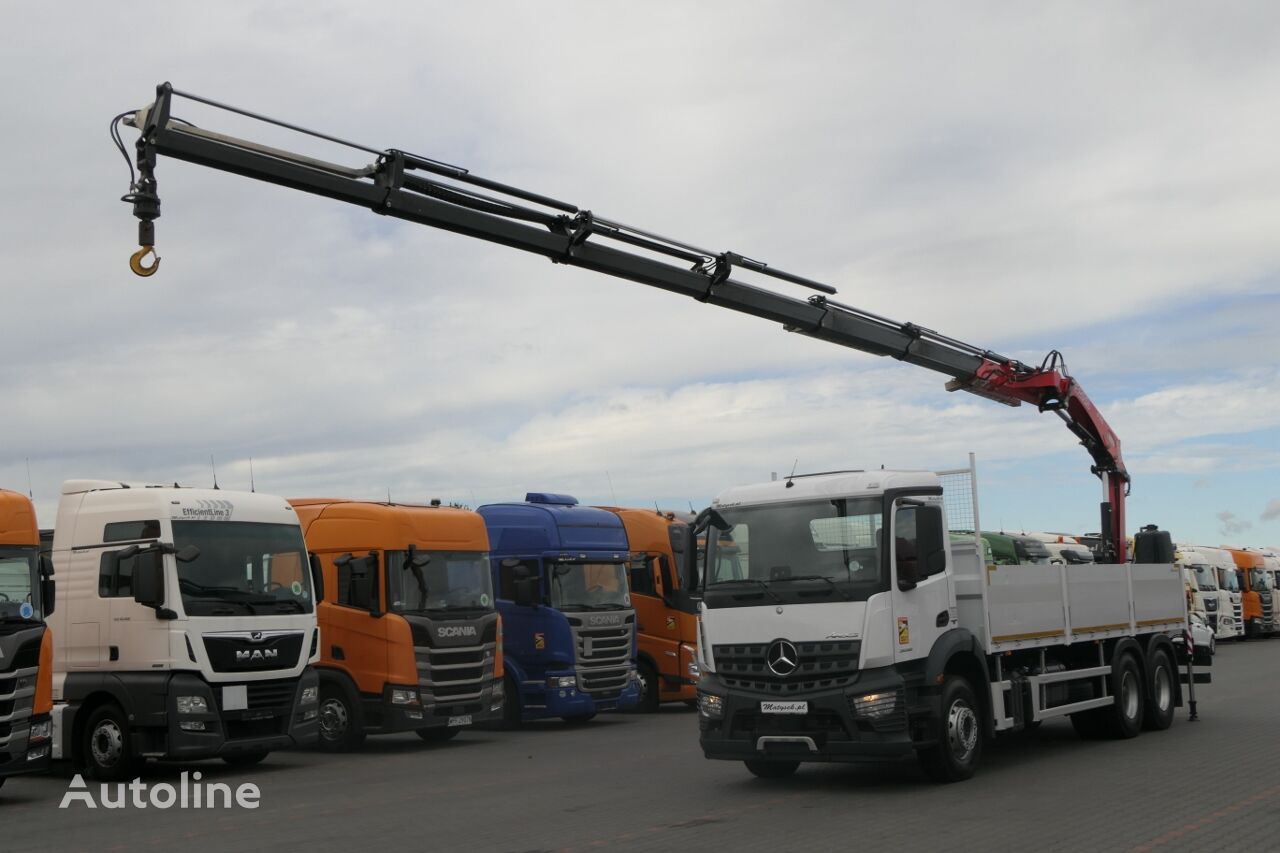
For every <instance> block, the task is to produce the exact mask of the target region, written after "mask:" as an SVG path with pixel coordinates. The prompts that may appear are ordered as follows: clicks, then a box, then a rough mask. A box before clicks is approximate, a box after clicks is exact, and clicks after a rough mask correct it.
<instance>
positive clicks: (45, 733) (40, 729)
mask: <svg viewBox="0 0 1280 853" xmlns="http://www.w3.org/2000/svg"><path fill="white" fill-rule="evenodd" d="M52 735H53V722H52V721H51V720H41V721H40V722H38V723H32V724H31V733H30V735H29V737H30V743H32V744H34V743H35V742H36V741H41V740H48V739H49V738H50V737H51V736H52Z"/></svg>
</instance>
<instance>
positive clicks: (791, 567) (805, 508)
mask: <svg viewBox="0 0 1280 853" xmlns="http://www.w3.org/2000/svg"><path fill="white" fill-rule="evenodd" d="M718 512H719V515H720V517H721V518H722V519H723V520H724V522H725V523H727V524H728V525H729V528H728V529H727V530H724V531H721V532H720V535H719V536H713V537H711V546H712V547H711V548H710V549H709V550H710V552H711V560H710V562H711V566H710V570H709V573H708V576H707V594H708V595H709V596H711V599H712V600H708V601H707V604H708V606H709V607H715V606H732V604H731V603H730V601H729V600H726V599H725V598H724V597H723V596H716V595H713V594H712V593H713V591H717V592H724V593H726V594H729V595H730V596H731V598H733V599H742V598H744V597H765V595H766V594H767V596H768V597H770V598H771V599H774V600H779V601H781V600H783V599H789V600H791V601H802V600H812V599H813V598H814V597H815V596H818V595H822V596H830V595H832V594H834V593H836V592H837V591H838V592H839V595H840V597H841V598H844V599H847V600H859V601H862V600H866V599H867V598H869V597H870V596H871V595H873V594H875V593H877V592H882V591H884V590H887V589H888V588H889V585H888V577H887V572H886V570H885V568H884V567H882V565H881V563H882V560H881V555H880V547H879V544H880V528H881V525H882V523H883V519H884V513H883V509H882V505H881V502H880V500H879V499H878V498H860V499H855V500H844V499H837V500H829V501H806V502H803V503H788V504H772V505H767V506H755V507H731V508H726V509H723V510H719V511H718ZM712 529H713V530H714V529H715V528H712ZM804 581H810V582H813V581H816V582H818V583H820V584H823V586H824V587H825V589H823V590H815V589H814V588H813V584H812V583H809V584H805V583H803V582H804ZM753 586H754V587H756V590H754V591H753V590H752V589H751V587H753ZM717 588H719V590H717ZM748 603H749V602H748Z"/></svg>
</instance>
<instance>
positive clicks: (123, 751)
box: [82, 705, 142, 782]
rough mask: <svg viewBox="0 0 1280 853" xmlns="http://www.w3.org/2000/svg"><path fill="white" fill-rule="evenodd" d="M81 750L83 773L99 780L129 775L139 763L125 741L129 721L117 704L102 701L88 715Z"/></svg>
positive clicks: (116, 778)
mask: <svg viewBox="0 0 1280 853" xmlns="http://www.w3.org/2000/svg"><path fill="white" fill-rule="evenodd" d="M82 750H83V752H82V754H83V758H84V770H85V774H86V775H88V776H90V777H92V778H94V779H98V780H101V781H103V782H122V781H124V780H125V779H131V778H133V776H134V775H136V771H137V769H138V767H139V765H141V763H142V762H141V760H140V759H139V758H138V757H137V756H136V755H134V753H133V747H132V746H131V745H130V743H129V723H128V721H127V720H126V719H125V716H124V711H122V710H121V709H120V706H119V705H102V706H101V707H99V708H97V709H95V710H94V712H93V713H92V714H90V715H89V719H88V721H87V722H86V723H85V727H84V743H83V744H82Z"/></svg>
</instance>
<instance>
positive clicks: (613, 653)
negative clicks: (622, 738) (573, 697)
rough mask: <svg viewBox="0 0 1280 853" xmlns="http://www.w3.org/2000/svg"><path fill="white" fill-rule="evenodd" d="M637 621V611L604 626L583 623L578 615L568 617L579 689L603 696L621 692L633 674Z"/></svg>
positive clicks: (606, 697) (608, 697) (610, 697)
mask: <svg viewBox="0 0 1280 853" xmlns="http://www.w3.org/2000/svg"><path fill="white" fill-rule="evenodd" d="M634 623H635V617H634V615H628V616H625V617H623V618H622V622H621V624H618V625H610V626H603V627H591V626H587V625H584V624H582V620H580V619H579V618H577V617H571V618H570V619H569V628H570V630H571V631H572V632H573V650H574V663H575V664H576V667H577V671H578V689H579V690H581V691H582V692H584V693H590V694H591V695H593V696H596V697H598V698H601V699H612V698H616V697H617V696H619V695H621V693H622V690H623V688H625V687H626V686H627V680H628V679H629V678H630V677H631V647H632V643H633V637H634V632H633V628H634Z"/></svg>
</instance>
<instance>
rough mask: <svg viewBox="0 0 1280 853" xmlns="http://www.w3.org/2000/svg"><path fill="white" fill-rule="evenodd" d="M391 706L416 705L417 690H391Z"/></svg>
mask: <svg viewBox="0 0 1280 853" xmlns="http://www.w3.org/2000/svg"><path fill="white" fill-rule="evenodd" d="M391 704H392V705H417V704H418V691H417V690H401V689H399V688H393V689H392V691H391Z"/></svg>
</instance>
